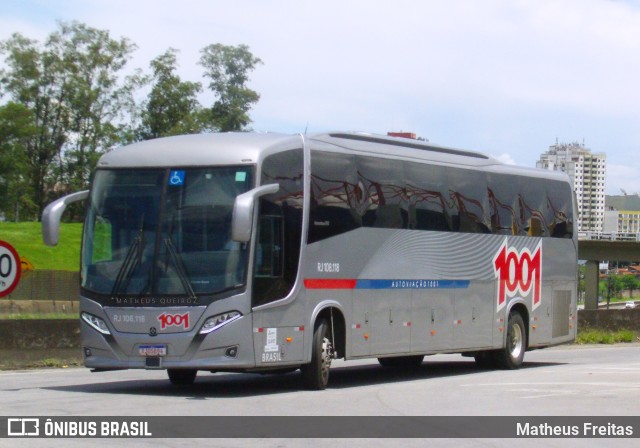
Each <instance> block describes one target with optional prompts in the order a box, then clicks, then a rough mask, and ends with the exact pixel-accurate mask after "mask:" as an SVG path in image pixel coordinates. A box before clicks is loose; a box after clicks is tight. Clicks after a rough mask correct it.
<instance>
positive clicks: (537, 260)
mask: <svg viewBox="0 0 640 448" xmlns="http://www.w3.org/2000/svg"><path fill="white" fill-rule="evenodd" d="M493 270H494V273H495V277H496V278H497V279H498V298H497V311H499V310H501V309H502V308H503V307H504V306H505V305H506V304H507V297H514V296H515V295H516V294H518V293H519V294H521V296H522V297H523V298H524V297H526V296H528V295H529V294H530V293H531V292H533V298H532V307H531V309H532V310H535V309H536V308H537V307H538V306H540V298H541V292H542V241H540V242H539V243H538V245H537V246H536V248H535V250H534V251H533V253H532V252H531V251H530V250H529V249H528V248H526V247H525V248H524V249H522V250H521V251H518V250H517V249H515V248H514V247H513V246H511V247H508V246H507V240H505V241H504V243H502V246H500V249H499V250H498V253H497V254H496V256H495V257H494V259H493Z"/></svg>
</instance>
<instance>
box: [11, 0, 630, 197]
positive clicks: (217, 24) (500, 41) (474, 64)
mask: <svg viewBox="0 0 640 448" xmlns="http://www.w3.org/2000/svg"><path fill="white" fill-rule="evenodd" d="M73 20H75V21H78V22H81V23H84V24H86V25H88V26H91V27H94V28H98V29H104V30H108V31H109V32H110V34H111V36H112V37H113V38H121V37H126V38H128V39H130V40H131V41H132V42H134V43H135V44H136V45H137V50H136V51H135V53H134V55H133V58H132V60H131V62H130V63H129V64H128V66H127V67H128V70H131V71H133V70H134V69H136V68H140V69H143V70H145V71H147V72H149V62H150V61H151V60H152V59H153V58H155V57H157V56H158V55H160V54H162V53H163V52H164V51H166V50H167V49H168V48H170V47H172V48H176V49H178V50H179V51H180V53H179V56H178V61H179V64H180V69H179V74H180V76H181V77H182V78H183V80H185V81H200V82H203V84H206V82H205V80H204V79H203V78H202V69H201V67H200V66H199V65H198V64H197V61H198V59H199V55H200V50H201V49H202V48H203V47H205V46H207V45H209V44H213V43H222V44H225V45H240V44H245V45H247V46H249V49H250V51H251V52H252V53H253V54H254V55H255V56H257V57H259V58H260V59H261V60H262V61H263V64H262V65H259V66H257V68H256V69H255V70H254V71H253V72H252V73H251V80H250V82H249V87H250V88H252V89H254V90H256V91H257V92H258V93H259V94H260V101H259V102H258V103H257V104H256V105H255V106H254V107H253V109H252V110H251V119H252V121H253V122H252V124H251V127H252V128H253V129H254V130H256V131H274V132H284V133H301V132H305V131H307V132H325V131H336V130H342V131H363V132H371V133H377V134H386V133H387V132H388V131H405V132H413V133H416V134H417V135H418V136H420V137H423V138H425V139H428V140H429V141H430V142H432V143H436V144H440V145H444V146H450V147H456V148H462V149H469V150H476V151H482V152H484V153H487V154H490V155H493V156H494V157H497V158H499V159H500V160H502V161H504V162H507V163H513V164H516V165H523V166H535V163H536V161H537V160H538V159H539V157H540V154H542V153H543V152H545V151H547V150H548V148H549V146H550V145H553V144H555V143H556V142H558V143H573V142H578V143H580V144H583V145H584V146H585V147H586V148H588V149H590V150H591V151H593V152H595V153H605V154H606V157H607V183H606V192H607V194H621V190H625V191H626V192H628V193H629V194H633V193H637V192H640V0H627V1H623V0H393V1H389V0H379V1H371V0H362V1H361V0H324V1H322V2H318V1H308V0H232V1H229V0H225V1H219V0H181V1H179V2H176V1H167V0H153V1H148V0H79V1H76V0H68V1H62V0H61V1H55V0H2V2H0V40H5V39H7V38H8V37H9V36H10V35H11V34H12V33H14V32H19V33H21V34H23V35H24V36H26V37H29V38H32V39H35V40H38V41H40V42H43V41H44V40H45V39H46V37H47V36H48V35H49V34H50V33H51V32H53V31H55V30H56V29H57V21H67V22H69V21H73ZM209 95H210V94H209ZM202 102H203V103H204V104H212V102H213V98H208V97H207V93H203V97H202ZM207 102H208V103H207Z"/></svg>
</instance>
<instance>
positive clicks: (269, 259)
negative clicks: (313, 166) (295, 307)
mask: <svg viewBox="0 0 640 448" xmlns="http://www.w3.org/2000/svg"><path fill="white" fill-rule="evenodd" d="M303 166H304V164H303V152H302V149H297V150H291V151H285V152H281V153H278V154H274V155H272V156H269V157H267V158H266V159H265V161H264V162H263V164H262V173H261V181H260V184H261V185H268V184H274V183H277V184H279V185H280V190H279V191H278V192H277V193H275V194H272V195H268V196H264V197H263V198H261V199H260V206H259V219H258V238H257V239H256V248H255V254H256V256H255V264H254V278H253V281H254V285H253V305H254V306H257V305H262V304H264V303H268V302H272V301H274V300H279V299H282V298H284V297H286V296H287V295H288V294H289V292H290V291H291V289H292V288H293V285H294V283H295V281H296V277H297V275H298V262H299V261H300V245H301V241H302V206H303V191H304V188H303V184H304V183H303V172H304V171H303Z"/></svg>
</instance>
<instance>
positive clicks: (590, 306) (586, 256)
mask: <svg viewBox="0 0 640 448" xmlns="http://www.w3.org/2000/svg"><path fill="white" fill-rule="evenodd" d="M578 258H579V259H580V260H585V261H586V262H587V269H586V273H585V279H584V280H585V304H584V307H585V309H587V310H596V309H598V279H599V276H598V274H599V263H600V262H601V261H605V260H606V261H640V242H638V241H607V240H578Z"/></svg>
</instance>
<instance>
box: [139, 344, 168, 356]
mask: <svg viewBox="0 0 640 448" xmlns="http://www.w3.org/2000/svg"><path fill="white" fill-rule="evenodd" d="M138 354H139V355H140V356H166V355H167V346H166V345H164V344H162V345H141V346H140V347H138Z"/></svg>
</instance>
